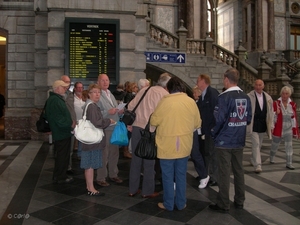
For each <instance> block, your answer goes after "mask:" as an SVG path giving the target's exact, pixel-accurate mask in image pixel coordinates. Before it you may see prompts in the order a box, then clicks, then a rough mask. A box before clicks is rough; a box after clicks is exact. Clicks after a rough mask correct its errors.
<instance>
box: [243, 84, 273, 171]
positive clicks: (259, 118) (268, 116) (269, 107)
mask: <svg viewBox="0 0 300 225" xmlns="http://www.w3.org/2000/svg"><path fill="white" fill-rule="evenodd" d="M264 86H265V85H264V82H263V81H262V80H260V79H258V80H256V81H255V83H254V90H253V91H251V92H249V93H248V96H249V98H250V101H251V108H252V115H253V116H252V120H251V123H250V124H249V125H248V127H247V131H248V132H249V133H250V136H251V144H252V157H251V159H250V160H251V164H252V165H253V166H254V172H255V173H260V172H262V168H261V155H260V150H261V146H262V141H263V137H264V133H265V132H267V134H268V136H269V138H270V139H272V133H271V130H272V129H273V127H274V124H273V118H274V115H273V100H272V98H271V96H270V95H268V94H267V93H266V92H264V91H263V89H264Z"/></svg>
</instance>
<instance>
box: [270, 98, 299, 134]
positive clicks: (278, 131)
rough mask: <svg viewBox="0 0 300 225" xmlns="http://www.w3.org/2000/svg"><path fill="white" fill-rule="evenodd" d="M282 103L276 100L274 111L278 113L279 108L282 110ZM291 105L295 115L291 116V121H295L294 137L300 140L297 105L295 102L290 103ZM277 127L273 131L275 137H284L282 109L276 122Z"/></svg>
mask: <svg viewBox="0 0 300 225" xmlns="http://www.w3.org/2000/svg"><path fill="white" fill-rule="evenodd" d="M280 104H281V101H280V100H276V101H274V102H273V110H274V112H275V113H276V111H277V107H279V108H280ZM289 104H291V106H292V109H293V115H292V116H291V119H292V120H294V122H293V128H292V129H293V136H294V137H295V138H299V128H298V121H297V115H296V109H297V105H296V103H295V102H292V101H289ZM274 122H275V127H274V129H273V135H274V136H277V137H281V135H282V110H281V108H280V113H279V114H277V120H276V121H275V120H274Z"/></svg>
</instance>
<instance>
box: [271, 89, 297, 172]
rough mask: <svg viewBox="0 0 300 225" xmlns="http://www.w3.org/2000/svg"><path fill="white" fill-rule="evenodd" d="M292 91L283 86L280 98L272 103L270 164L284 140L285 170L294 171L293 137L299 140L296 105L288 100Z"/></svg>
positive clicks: (272, 162)
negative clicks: (273, 124) (272, 127)
mask: <svg viewBox="0 0 300 225" xmlns="http://www.w3.org/2000/svg"><path fill="white" fill-rule="evenodd" d="M291 94H292V90H291V89H290V88H289V87H288V86H284V87H283V88H282V89H281V91H280V96H281V97H280V98H279V99H278V100H277V101H274V102H273V109H274V115H275V118H274V123H275V127H274V129H273V132H272V145H271V151H270V163H271V164H274V157H275V154H276V151H277V149H278V146H279V144H280V142H281V140H282V139H283V140H284V144H285V154H286V168H288V169H290V170H294V169H295V167H294V166H293V165H292V156H293V146H292V144H293V136H294V137H295V138H299V130H298V122H297V115H296V109H297V105H296V103H295V102H293V101H292V100H291V99H290V96H291Z"/></svg>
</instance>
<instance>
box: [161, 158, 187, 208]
mask: <svg viewBox="0 0 300 225" xmlns="http://www.w3.org/2000/svg"><path fill="white" fill-rule="evenodd" d="M187 162H188V157H185V158H180V159H160V167H161V172H162V183H163V189H164V197H163V200H164V202H163V204H164V207H165V208H166V209H167V210H169V211H172V210H173V209H174V205H176V207H177V209H179V210H181V209H183V208H185V204H186V171H187ZM174 182H175V183H176V190H174Z"/></svg>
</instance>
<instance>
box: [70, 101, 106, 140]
mask: <svg viewBox="0 0 300 225" xmlns="http://www.w3.org/2000/svg"><path fill="white" fill-rule="evenodd" d="M91 103H92V102H89V103H88V104H87V105H86V107H85V110H84V115H83V117H82V119H81V120H79V121H78V124H77V125H76V127H75V128H74V136H75V137H76V139H77V140H78V141H80V142H82V143H84V144H87V145H90V144H98V143H100V142H101V141H102V138H103V137H104V132H103V130H102V129H100V128H96V127H95V126H94V125H93V124H92V123H91V121H89V120H87V119H86V110H87V108H88V106H89V105H90V104H91Z"/></svg>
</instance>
